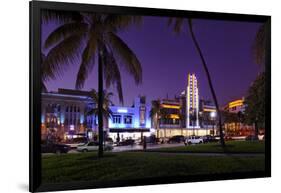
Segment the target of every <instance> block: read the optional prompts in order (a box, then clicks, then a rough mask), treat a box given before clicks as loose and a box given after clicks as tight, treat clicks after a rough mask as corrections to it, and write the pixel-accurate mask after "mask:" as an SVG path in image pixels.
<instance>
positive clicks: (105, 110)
mask: <svg viewBox="0 0 281 193" xmlns="http://www.w3.org/2000/svg"><path fill="white" fill-rule="evenodd" d="M103 96H104V97H103V105H102V114H103V117H104V119H108V118H112V111H111V110H110V108H109V106H111V105H112V104H113V103H112V101H111V97H112V96H113V93H112V92H107V91H106V90H104V91H103ZM89 97H90V98H91V100H92V101H93V104H96V105H95V106H94V107H93V108H92V109H90V110H89V111H88V112H86V114H87V115H94V116H95V117H97V116H98V102H99V94H98V92H97V91H96V90H95V89H92V90H91V91H90V95H89Z"/></svg>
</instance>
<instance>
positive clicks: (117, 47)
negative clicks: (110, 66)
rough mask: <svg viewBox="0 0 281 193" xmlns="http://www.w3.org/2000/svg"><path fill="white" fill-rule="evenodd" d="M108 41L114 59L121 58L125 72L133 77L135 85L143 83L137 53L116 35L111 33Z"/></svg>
mask: <svg viewBox="0 0 281 193" xmlns="http://www.w3.org/2000/svg"><path fill="white" fill-rule="evenodd" d="M108 39H109V40H108V43H109V45H110V46H111V48H112V52H113V54H114V58H115V59H116V58H119V60H120V63H121V64H122V65H123V66H124V68H125V70H127V72H128V73H129V74H130V75H132V76H133V78H134V80H135V83H136V84H140V83H141V82H142V67H141V64H140V61H139V60H138V58H137V56H136V55H135V53H134V52H133V51H132V50H131V49H130V48H129V47H128V45H127V44H126V43H125V42H124V41H123V40H122V39H121V38H119V37H118V36H117V35H116V34H114V33H109V34H108Z"/></svg>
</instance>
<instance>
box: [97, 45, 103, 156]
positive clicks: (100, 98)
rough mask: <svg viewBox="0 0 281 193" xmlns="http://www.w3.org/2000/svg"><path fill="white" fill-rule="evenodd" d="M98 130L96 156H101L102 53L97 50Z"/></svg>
mask: <svg viewBox="0 0 281 193" xmlns="http://www.w3.org/2000/svg"><path fill="white" fill-rule="evenodd" d="M98 60H99V61H98V91H99V92H98V122H99V126H98V128H99V129H98V131H99V151H98V156H99V157H103V113H102V109H103V53H102V51H101V48H100V47H99V50H98Z"/></svg>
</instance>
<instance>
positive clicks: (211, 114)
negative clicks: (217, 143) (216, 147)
mask: <svg viewBox="0 0 281 193" xmlns="http://www.w3.org/2000/svg"><path fill="white" fill-rule="evenodd" d="M216 116H217V113H216V112H215V111H212V112H211V113H210V117H211V120H212V121H213V136H214V135H215V120H216Z"/></svg>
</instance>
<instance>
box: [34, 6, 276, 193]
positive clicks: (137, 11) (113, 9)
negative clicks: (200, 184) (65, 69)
mask: <svg viewBox="0 0 281 193" xmlns="http://www.w3.org/2000/svg"><path fill="white" fill-rule="evenodd" d="M42 9H51V10H65V11H84V12H102V13H116V14H129V15H130V14H133V15H146V16H173V17H192V18H201V19H218V20H228V21H249V22H251V21H258V22H268V24H269V25H267V26H268V29H267V31H268V33H267V34H266V36H267V37H266V38H267V39H268V40H269V41H267V42H268V43H267V45H266V46H267V49H266V67H265V72H266V122H265V124H266V128H267V129H266V131H265V132H266V135H265V147H266V150H265V159H266V160H265V171H264V172H243V173H232V174H231V175H230V174H217V175H215V176H213V175H194V176H190V177H185V178H183V177H177V176H171V177H165V178H164V177H163V178H162V177H159V178H152V179H151V178H150V179H142V180H129V179H128V180H125V181H112V182H111V183H100V184H95V185H93V184H91V183H89V182H77V183H76V182H75V183H73V182H71V183H63V184H49V185H47V184H45V185H41V161H40V160H41V149H40V130H39V129H36V128H40V125H41V122H40V115H41V85H40V79H41V77H40V76H41V72H40V65H38V64H40V48H41V40H40V38H41V37H40V36H41V35H40V34H41V28H40V11H41V10H42ZM270 23H271V17H270V16H261V15H247V14H232V13H231V14H230V13H215V12H201V11H184V10H170V9H156V8H140V7H138V8H137V7H124V6H108V5H106V6H105V5H93V4H79V3H62V2H46V1H31V2H30V67H29V68H30V79H29V80H30V100H29V104H30V116H29V117H30V120H29V128H30V130H29V137H30V140H29V141H30V143H29V149H30V156H29V159H30V160H29V171H30V174H29V184H30V185H29V191H30V192H38V191H39V192H41V191H59V190H77V189H90V188H107V187H122V186H138V185H152V184H170V183H182V182H197V181H213V180H228V179H244V178H260V177H270V176H271V24H270Z"/></svg>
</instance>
